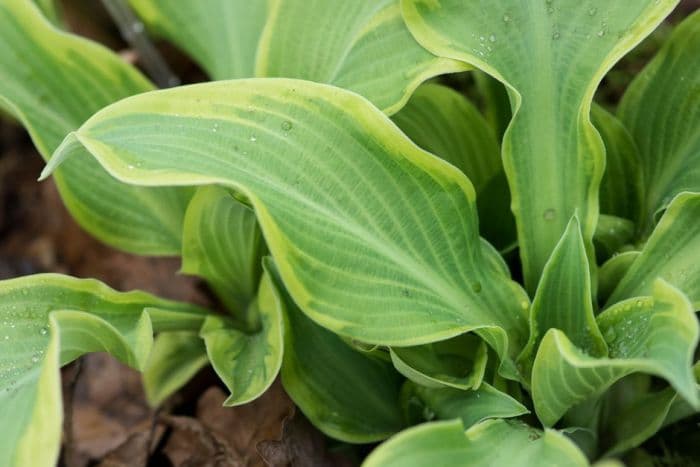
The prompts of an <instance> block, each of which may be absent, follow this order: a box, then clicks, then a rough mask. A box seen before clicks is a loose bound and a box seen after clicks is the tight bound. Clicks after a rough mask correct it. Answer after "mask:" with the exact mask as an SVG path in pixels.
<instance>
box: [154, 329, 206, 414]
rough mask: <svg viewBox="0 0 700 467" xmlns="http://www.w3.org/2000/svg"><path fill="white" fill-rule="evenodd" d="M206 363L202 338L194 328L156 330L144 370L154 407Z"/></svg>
mask: <svg viewBox="0 0 700 467" xmlns="http://www.w3.org/2000/svg"><path fill="white" fill-rule="evenodd" d="M207 363H209V358H208V357H207V351H206V348H205V346H204V341H203V340H202V338H201V337H199V335H198V334H197V333H196V332H191V331H176V332H164V333H161V334H159V335H158V336H157V337H156V339H155V341H154V343H153V349H152V350H151V355H150V356H149V358H148V364H147V365H146V368H145V369H144V372H143V386H144V389H145V390H146V397H147V398H148V402H149V403H150V404H151V405H152V406H154V407H156V406H158V405H160V404H161V403H162V402H163V401H164V400H165V399H167V398H168V397H170V396H171V395H172V394H174V393H176V392H177V391H178V390H179V389H180V388H182V387H183V386H184V385H185V384H186V383H187V382H188V381H189V380H190V379H191V378H192V377H193V376H194V375H195V374H197V372H198V371H199V370H201V369H202V368H204V366H206V364H207Z"/></svg>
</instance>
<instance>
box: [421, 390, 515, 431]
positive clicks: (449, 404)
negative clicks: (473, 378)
mask: <svg viewBox="0 0 700 467" xmlns="http://www.w3.org/2000/svg"><path fill="white" fill-rule="evenodd" d="M413 393H414V394H415V396H416V397H417V398H419V399H420V401H421V403H422V404H424V405H425V409H424V412H425V411H427V412H428V414H429V415H432V416H434V417H435V418H437V419H440V420H450V419H454V418H459V419H461V420H462V424H463V425H464V426H465V427H467V428H468V427H470V426H472V425H475V424H476V423H479V422H482V421H484V420H486V419H489V418H509V417H519V416H520V415H525V414H527V413H529V411H528V410H527V408H525V406H523V405H522V404H521V403H520V402H518V401H516V400H515V399H513V398H512V397H510V396H509V395H508V394H506V393H504V392H501V391H499V390H497V389H495V388H494V387H493V386H491V385H489V384H488V383H483V384H482V385H481V386H479V388H477V389H475V390H471V391H462V390H459V389H453V388H426V387H423V386H418V385H415V386H414V388H413Z"/></svg>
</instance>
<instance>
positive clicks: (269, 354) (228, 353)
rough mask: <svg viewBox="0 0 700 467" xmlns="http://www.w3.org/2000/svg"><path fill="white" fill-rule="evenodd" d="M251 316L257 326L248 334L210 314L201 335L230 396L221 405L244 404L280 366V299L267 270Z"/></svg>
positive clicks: (259, 393) (253, 396)
mask: <svg viewBox="0 0 700 467" xmlns="http://www.w3.org/2000/svg"><path fill="white" fill-rule="evenodd" d="M250 307H251V308H253V310H251V311H250V313H249V314H250V315H253V316H258V317H259V320H260V329H259V331H257V332H253V333H247V332H243V331H241V330H239V329H237V328H235V327H234V326H232V324H231V322H230V320H228V319H227V318H224V317H220V316H213V315H212V316H209V317H207V320H206V321H205V322H204V325H203V326H202V330H201V332H200V335H201V336H202V338H203V339H204V342H205V344H206V347H207V354H208V355H209V360H210V361H211V364H212V366H213V367H214V370H215V371H216V373H217V374H218V375H219V377H220V378H221V380H222V381H223V382H224V383H225V384H226V386H227V387H228V389H229V391H231V395H230V396H229V397H228V399H226V401H225V402H224V405H226V406H233V405H240V404H245V403H247V402H250V401H252V400H253V399H256V398H257V397H259V396H260V395H261V394H262V393H263V392H265V391H266V390H267V388H269V387H270V385H271V384H272V383H273V381H274V380H275V378H276V377H277V373H279V369H280V366H281V365H282V352H283V345H284V344H283V341H282V339H283V332H284V330H283V328H282V320H283V317H282V307H283V304H282V301H281V298H280V295H279V292H278V291H277V290H276V288H275V286H274V284H273V283H272V282H271V281H270V279H269V276H268V274H267V273H265V274H263V276H262V279H261V281H260V290H259V291H258V296H257V300H255V301H253V302H252V303H251V305H250Z"/></svg>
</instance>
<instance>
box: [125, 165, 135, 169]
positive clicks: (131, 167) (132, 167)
mask: <svg viewBox="0 0 700 467" xmlns="http://www.w3.org/2000/svg"><path fill="white" fill-rule="evenodd" d="M126 168H127V169H129V170H134V166H133V165H131V164H129V165H127V166H126Z"/></svg>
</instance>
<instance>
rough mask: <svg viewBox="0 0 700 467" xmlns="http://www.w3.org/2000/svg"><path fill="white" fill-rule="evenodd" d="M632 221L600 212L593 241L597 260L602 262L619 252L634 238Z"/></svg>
mask: <svg viewBox="0 0 700 467" xmlns="http://www.w3.org/2000/svg"><path fill="white" fill-rule="evenodd" d="M634 234H635V228H634V222H632V221H631V220H628V219H624V218H622V217H617V216H610V215H607V214H601V215H600V217H598V225H597V226H596V229H595V236H594V237H593V242H594V243H595V247H596V250H595V253H596V258H597V261H598V262H600V263H602V262H603V261H605V260H606V259H608V258H610V257H611V256H613V255H615V254H616V253H619V252H620V251H621V250H622V249H623V248H625V247H626V246H627V245H629V244H630V243H632V241H633V239H634Z"/></svg>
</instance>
